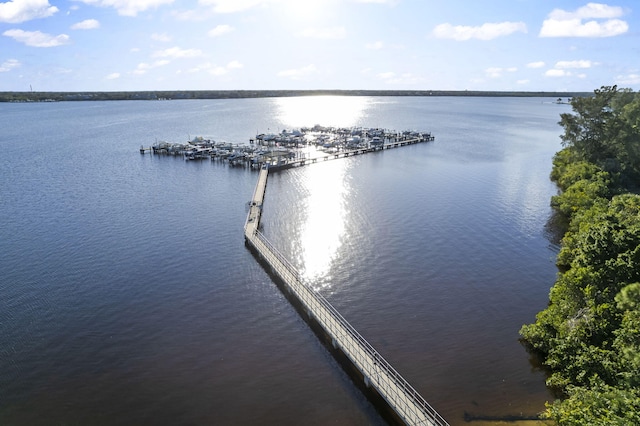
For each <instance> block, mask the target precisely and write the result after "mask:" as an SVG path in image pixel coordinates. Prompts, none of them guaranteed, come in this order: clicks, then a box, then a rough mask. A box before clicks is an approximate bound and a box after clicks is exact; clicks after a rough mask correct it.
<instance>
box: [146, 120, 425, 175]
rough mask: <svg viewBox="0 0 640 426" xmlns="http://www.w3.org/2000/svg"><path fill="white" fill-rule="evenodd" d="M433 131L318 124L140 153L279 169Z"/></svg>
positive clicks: (162, 145)
mask: <svg viewBox="0 0 640 426" xmlns="http://www.w3.org/2000/svg"><path fill="white" fill-rule="evenodd" d="M433 140H434V137H433V136H432V135H431V133H430V132H418V131H409V130H405V131H402V132H397V131H395V130H388V129H378V128H373V129H372V128H362V127H357V128H334V127H322V126H314V127H312V128H303V129H299V130H292V131H288V130H283V131H281V132H279V133H276V134H259V135H256V137H255V138H253V139H250V140H249V144H248V145H246V144H232V143H229V142H222V141H220V142H219V141H215V140H213V139H211V138H205V137H202V136H197V137H195V138H193V139H191V140H189V141H187V142H185V143H171V142H166V141H161V142H156V143H155V144H154V145H151V146H149V147H145V146H141V147H140V154H143V155H144V154H145V153H147V152H149V153H150V154H152V155H165V156H177V157H183V158H184V159H185V160H208V159H210V160H211V161H219V162H224V163H226V164H228V165H230V166H244V167H250V168H251V169H252V170H260V169H261V168H262V166H263V165H268V166H269V167H271V168H272V170H275V169H285V168H290V167H299V166H304V165H306V164H311V163H316V162H318V161H327V160H332V159H339V158H345V157H350V156H354V155H361V154H366V153H370V152H377V151H381V150H385V149H390V148H397V147H400V146H405V145H411V144H415V143H421V142H431V141H433Z"/></svg>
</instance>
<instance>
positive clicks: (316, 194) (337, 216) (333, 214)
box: [300, 160, 349, 285]
mask: <svg viewBox="0 0 640 426" xmlns="http://www.w3.org/2000/svg"><path fill="white" fill-rule="evenodd" d="M346 173H347V162H346V161H343V160H338V161H330V162H328V163H324V164H322V165H318V167H314V166H311V167H308V168H307V170H306V180H305V186H306V192H307V194H308V195H307V198H306V211H307V217H306V221H305V223H304V224H303V226H302V232H301V236H300V239H301V246H302V247H301V248H302V253H301V254H302V260H303V268H302V273H303V276H304V278H305V279H306V280H308V281H309V282H310V283H311V285H315V284H318V283H320V285H323V284H322V281H323V279H324V278H325V277H326V275H327V274H328V272H329V269H330V267H331V262H332V261H333V260H334V259H335V257H336V255H337V252H338V249H339V248H340V246H341V245H342V237H343V234H344V232H345V221H346V220H347V209H346V206H345V203H346V199H347V197H348V195H349V188H348V185H347V183H346V182H345V175H346ZM325 285H326V284H325Z"/></svg>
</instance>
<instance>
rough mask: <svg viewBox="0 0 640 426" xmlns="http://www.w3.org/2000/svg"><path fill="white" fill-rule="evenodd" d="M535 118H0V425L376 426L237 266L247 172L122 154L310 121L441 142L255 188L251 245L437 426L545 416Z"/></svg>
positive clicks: (534, 106)
mask: <svg viewBox="0 0 640 426" xmlns="http://www.w3.org/2000/svg"><path fill="white" fill-rule="evenodd" d="M550 101H551V100H550V99H540V98H385V97H374V98H340V97H317V98H282V99H245V100H197V101H196V100H194V101H167V102H83V103H51V104H46V103H40V104H0V128H1V129H2V132H1V133H0V148H1V149H2V155H1V156H0V199H1V200H2V201H1V203H0V224H1V225H2V226H1V227H0V277H2V278H1V279H0V424H3V425H4V424H6V425H26V424H29V425H39V424H46V425H49V424H98V425H100V424H105V425H111V424H121V425H127V424H131V425H134V424H135V425H138V424H154V425H162V424H167V425H175V424H318V425H320V424H327V423H334V424H336V423H337V424H383V422H382V420H381V419H380V418H379V416H378V415H377V413H376V412H375V410H374V408H373V407H372V406H371V405H370V404H369V403H368V402H367V400H366V399H365V398H364V397H363V396H362V395H361V394H360V392H359V391H358V390H357V389H356V388H355V387H354V386H353V384H352V383H351V381H350V379H349V378H348V377H347V376H346V374H345V373H344V372H343V371H342V370H341V369H340V368H339V366H338V365H337V364H336V362H335V361H334V360H333V359H332V358H331V356H330V355H329V354H328V352H327V351H326V350H325V349H324V347H323V346H322V345H321V343H320V342H319V341H318V339H317V338H316V337H315V335H314V334H313V333H312V331H311V330H310V329H309V327H308V326H307V325H306V324H305V323H304V322H303V321H302V319H300V317H299V316H298V315H297V313H296V312H295V311H294V309H293V308H292V307H291V306H290V305H289V303H288V302H287V301H286V299H285V298H284V297H283V295H282V294H281V293H280V292H279V290H278V289H277V287H276V286H275V285H274V284H273V283H272V281H271V279H270V277H269V276H268V275H267V274H266V273H265V272H264V270H263V269H262V268H261V267H260V266H259V264H257V262H256V261H255V259H254V258H253V257H252V255H251V253H250V252H249V251H248V250H247V249H246V248H245V247H244V243H243V231H242V229H243V224H244V220H245V217H246V202H247V201H248V200H249V199H250V198H251V194H252V193H253V189H254V185H255V181H256V178H257V173H255V172H251V171H249V170H246V169H241V168H231V167H228V166H227V165H224V164H221V163H217V162H213V163H212V162H209V161H203V162H184V161H182V160H181V159H178V158H171V157H160V156H150V155H148V154H147V155H144V156H143V155H140V154H138V148H139V147H140V145H141V144H144V145H145V146H148V145H150V144H152V143H153V142H154V141H155V139H158V140H160V139H165V140H169V141H175V142H179V141H184V140H186V139H187V138H190V137H193V136H196V135H203V136H211V137H213V138H215V139H216V140H228V141H232V142H247V141H248V140H249V138H251V137H253V136H254V135H255V134H256V132H257V131H259V132H265V131H267V130H269V131H278V130H282V129H284V128H292V127H300V126H309V125H313V124H318V123H319V124H322V125H336V126H353V125H359V126H360V125H361V126H369V127H386V128H392V129H396V130H404V129H416V130H430V131H432V133H433V134H434V135H435V136H436V141H435V142H433V143H429V144H419V145H411V146H408V147H403V148H399V149H394V150H389V151H385V152H382V153H374V154H369V155H365V156H358V157H353V158H349V159H344V160H337V161H331V162H327V163H321V164H316V165H313V166H307V167H303V168H298V169H292V170H288V171H283V172H278V173H275V174H273V175H271V177H270V180H269V185H268V188H267V195H266V201H265V211H264V215H263V222H262V223H263V226H264V229H263V231H264V233H265V234H266V235H267V237H268V238H269V239H270V240H272V241H273V242H274V243H275V244H276V246H277V247H278V248H279V249H280V250H281V251H282V252H283V253H285V254H286V255H287V257H288V258H289V259H291V261H292V262H293V263H294V264H295V265H296V266H297V267H298V268H300V270H301V272H302V273H303V275H304V276H305V279H307V281H308V282H309V284H310V285H312V286H314V287H315V288H317V289H318V290H319V291H321V292H322V294H323V295H324V296H325V297H326V298H327V299H328V300H329V301H330V302H331V303H332V304H334V306H336V308H337V309H338V310H339V311H340V312H341V313H342V314H343V315H344V316H345V317H346V318H347V319H348V320H349V321H350V322H351V323H352V324H353V325H354V326H355V327H356V329H358V331H360V333H361V334H362V335H363V336H364V337H365V338H367V339H368V340H369V341H370V342H371V343H372V344H373V345H374V347H375V348H376V349H378V351H379V352H380V353H381V354H382V355H383V356H384V357H385V358H387V360H389V361H390V362H391V364H392V365H393V366H394V367H395V368H396V369H397V370H398V371H399V372H400V373H401V374H402V375H403V376H404V377H405V378H406V379H407V380H408V381H409V382H410V383H411V384H412V385H413V386H414V387H415V388H416V389H417V390H418V391H419V392H420V393H421V394H422V395H423V396H424V397H425V398H426V399H427V401H429V403H431V404H432V405H433V406H434V407H435V408H436V409H437V410H438V411H439V412H440V413H441V414H442V415H443V416H444V417H445V418H447V420H448V421H449V422H450V423H451V424H453V425H459V424H463V423H464V421H463V415H464V413H465V412H467V413H472V414H474V415H483V416H500V415H513V414H520V413H523V414H528V415H530V414H534V413H536V412H538V411H540V410H542V409H543V408H544V402H545V401H546V400H548V399H550V398H551V395H550V394H549V393H548V392H547V390H546V389H545V387H544V374H543V373H542V372H540V371H539V370H537V369H535V368H534V367H533V366H532V364H531V363H530V359H529V355H528V354H527V353H526V351H525V350H524V349H523V347H522V346H521V345H520V344H519V342H518V330H519V328H520V326H521V325H522V324H523V323H528V322H531V321H533V319H534V316H535V313H536V312H537V311H539V310H541V309H542V308H543V307H544V306H545V305H546V302H547V297H548V290H549V287H550V286H551V284H552V283H553V281H554V278H555V273H556V269H555V266H554V263H553V259H554V257H555V253H556V250H557V247H555V246H554V245H553V244H552V243H550V242H549V240H548V239H547V238H546V236H545V224H546V222H547V220H548V219H549V216H550V209H549V207H548V206H549V198H550V196H551V195H553V194H554V193H555V188H554V186H553V185H552V184H551V183H550V182H549V180H548V175H549V171H550V167H551V157H552V155H553V153H554V152H555V151H557V150H558V149H559V147H560V146H559V138H558V135H559V133H560V128H559V126H558V125H557V124H556V123H557V121H558V119H559V116H558V114H559V113H560V112H566V111H567V109H568V107H567V106H566V105H565V106H562V105H555V104H552V103H551V102H550Z"/></svg>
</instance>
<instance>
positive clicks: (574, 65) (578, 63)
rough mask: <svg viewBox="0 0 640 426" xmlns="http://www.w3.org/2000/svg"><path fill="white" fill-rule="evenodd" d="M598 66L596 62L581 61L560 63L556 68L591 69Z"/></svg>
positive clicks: (557, 63)
mask: <svg viewBox="0 0 640 426" xmlns="http://www.w3.org/2000/svg"><path fill="white" fill-rule="evenodd" d="M594 65H597V63H595V62H591V61H586V60H579V61H558V62H556V65H555V66H554V68H558V69H567V68H591V67H592V66H594Z"/></svg>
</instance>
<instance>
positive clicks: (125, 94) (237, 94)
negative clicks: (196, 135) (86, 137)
mask: <svg viewBox="0 0 640 426" xmlns="http://www.w3.org/2000/svg"><path fill="white" fill-rule="evenodd" d="M591 95H592V94H591V93H589V92H544V91H533V92H525V91H478V90H171V91H117V92H33V91H30V92H0V102H59V101H111V100H172V99H176V100H177V99H238V98H239V99H244V98H272V97H290V96H487V97H551V98H560V99H562V98H567V100H568V99H570V98H573V97H586V96H591Z"/></svg>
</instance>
